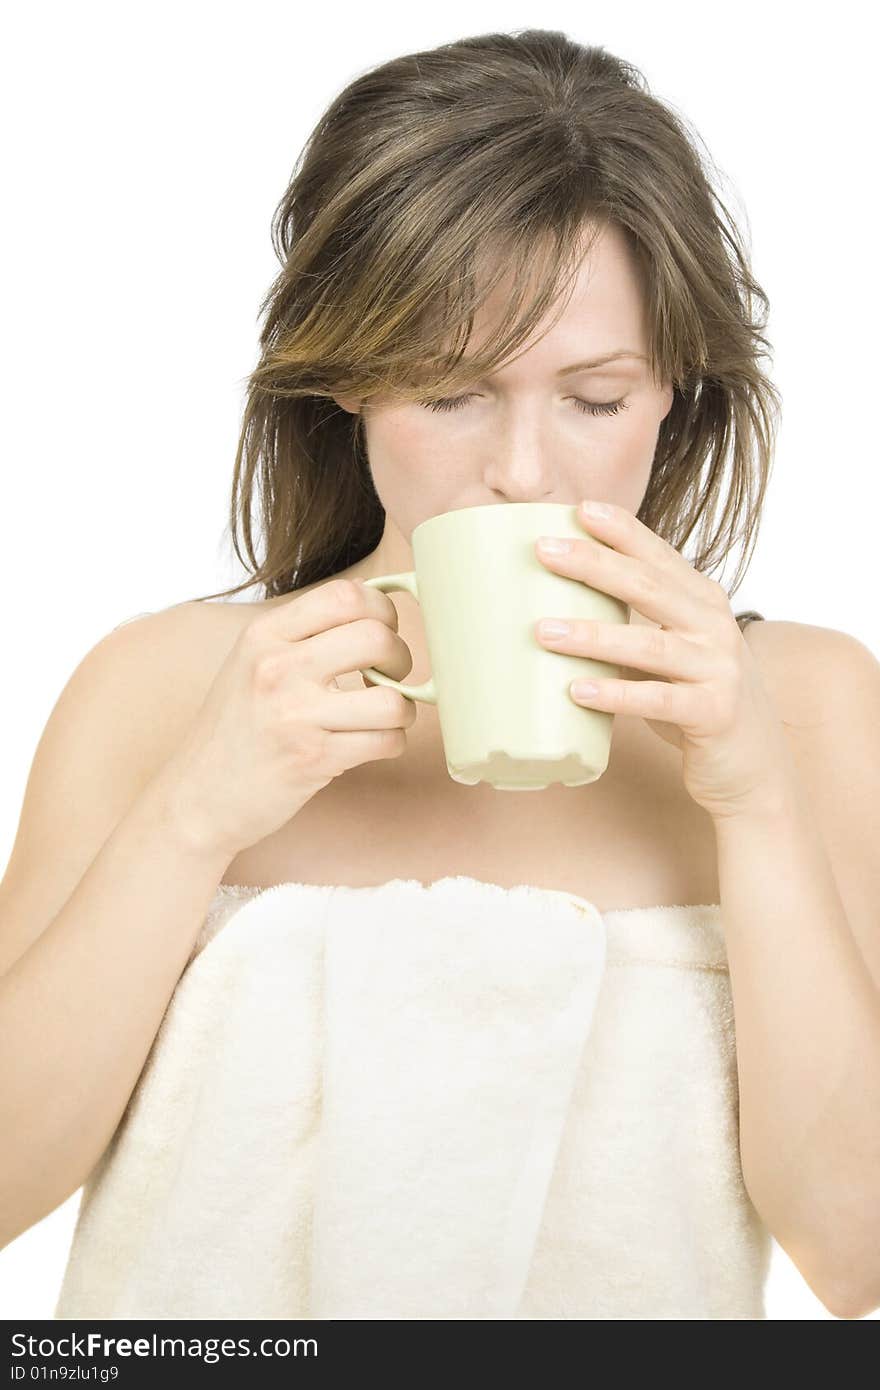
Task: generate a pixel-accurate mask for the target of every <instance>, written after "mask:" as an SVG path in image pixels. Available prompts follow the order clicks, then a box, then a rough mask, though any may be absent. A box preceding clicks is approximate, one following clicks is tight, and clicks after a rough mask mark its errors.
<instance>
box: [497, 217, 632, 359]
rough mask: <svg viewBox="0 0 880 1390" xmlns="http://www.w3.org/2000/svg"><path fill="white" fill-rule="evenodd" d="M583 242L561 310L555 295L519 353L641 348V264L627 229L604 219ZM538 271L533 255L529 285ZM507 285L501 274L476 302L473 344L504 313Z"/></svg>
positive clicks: (509, 284) (576, 354)
mask: <svg viewBox="0 0 880 1390" xmlns="http://www.w3.org/2000/svg"><path fill="white" fill-rule="evenodd" d="M583 246H584V249H583V252H582V253H581V258H580V260H579V262H578V264H577V269H576V273H575V275H574V277H573V279H572V281H571V284H570V286H569V287H568V290H567V291H566V302H565V307H564V309H563V311H562V313H561V315H560V314H559V307H560V306H559V302H558V301H557V302H556V303H555V304H553V305H552V306H551V308H550V310H549V311H548V312H547V314H546V315H545V317H544V319H543V320H542V321H541V322H540V323H539V324H538V326H537V328H536V329H535V331H534V332H533V334H532V335H531V337H530V338H529V340H528V343H527V344H526V345H525V347H523V348H521V349H520V350H519V352H520V353H523V352H526V351H531V350H532V348H535V352H534V354H533V359H532V360H534V358H536V357H537V356H538V355H541V356H544V355H545V354H546V355H547V356H548V358H549V357H550V356H553V357H555V356H557V355H558V353H560V352H562V353H565V352H570V353H571V354H572V355H571V356H568V357H565V359H564V360H565V361H566V362H568V361H575V360H577V359H578V358H581V357H588V356H591V355H593V354H594V353H595V355H596V356H598V355H600V354H601V353H602V352H605V351H610V350H612V349H613V348H615V347H621V346H629V347H632V348H634V349H636V350H640V349H641V350H644V342H645V332H646V320H645V296H644V286H643V275H642V268H641V265H640V263H639V261H638V259H637V257H636V255H635V253H634V251H633V249H632V246H631V244H630V242H629V239H628V237H627V235H626V234H625V233H624V232H623V231H622V230H621V229H620V228H619V227H617V226H614V225H609V226H607V227H604V228H602V230H601V231H599V233H598V235H596V236H594V238H593V240H592V241H591V242H590V243H589V244H587V239H586V237H585V238H584V239H583ZM540 274H541V266H540V257H538V258H537V261H536V272H535V276H534V277H533V281H532V285H531V286H530V287H529V288H530V289H537V288H538V276H539V275H540ZM511 289H512V281H511V280H510V279H509V278H508V277H506V276H505V277H504V278H503V279H502V280H501V281H500V282H499V284H498V285H497V286H496V287H495V289H494V290H493V291H492V292H491V294H490V295H489V296H488V298H487V299H486V301H485V302H484V303H483V304H482V305H481V306H480V309H479V310H478V312H477V313H476V314H475V316H474V328H473V341H474V342H475V343H476V344H481V343H482V342H483V340H484V338H485V337H487V336H488V333H489V331H490V328H491V326H493V325H494V324H496V323H497V322H498V320H499V319H500V318H501V317H502V316H503V313H504V309H505V306H506V304H507V302H508V300H509V296H510V293H511ZM557 315H558V316H559V317H558V318H557ZM554 320H555V322H554ZM551 325H552V326H551ZM539 341H540V346H539V345H538V344H539ZM518 355H519V354H518Z"/></svg>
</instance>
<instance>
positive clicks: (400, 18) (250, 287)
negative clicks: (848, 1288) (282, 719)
mask: <svg viewBox="0 0 880 1390" xmlns="http://www.w3.org/2000/svg"><path fill="white" fill-rule="evenodd" d="M430 9H431V7H426V8H425V9H424V10H421V9H420V8H419V7H416V6H413V7H409V8H406V9H404V8H402V7H400V8H399V7H397V6H395V7H393V8H392V7H391V6H389V5H387V4H383V3H381V0H380V3H378V4H377V3H373V4H370V5H368V6H364V7H358V8H357V9H355V8H354V7H351V9H350V11H349V12H348V14H347V15H342V14H341V13H340V10H339V7H338V6H318V7H314V8H313V7H310V6H299V5H296V4H294V3H293V2H292V0H288V3H283V4H281V3H277V4H276V3H268V0H249V2H248V3H247V4H245V3H243V0H240V2H239V3H238V4H229V5H223V6H218V5H214V4H207V3H204V4H196V3H180V0H178V2H177V3H174V4H173V5H172V4H170V3H167V2H166V3H151V4H149V5H146V4H142V5H137V4H127V5H124V6H120V5H111V4H94V3H92V4H89V3H78V4H76V5H69V6H68V5H61V4H41V5H38V6H18V7H16V9H15V12H14V14H10V16H9V18H8V19H7V23H6V28H5V39H6V42H5V45H4V46H5V50H6V51H5V56H4V58H3V69H4V71H3V81H2V83H0V102H2V108H0V109H2V118H3V120H2V128H3V131H4V136H5V149H4V184H5V193H6V209H7V211H6V215H5V218H4V222H3V239H4V252H3V256H2V264H0V274H2V277H3V295H2V299H3V305H4V328H5V331H4V334H3V341H2V352H3V363H2V368H3V380H4V382H5V385H6V407H5V411H4V425H5V430H4V433H5V440H6V443H5V449H4V460H3V489H2V507H3V520H4V523H5V524H4V526H3V549H4V574H5V581H4V590H3V626H2V643H3V672H4V675H3V682H2V694H0V699H2V715H3V717H2V721H0V755H2V770H3V776H2V782H0V863H2V864H5V862H6V859H7V858H8V854H9V851H10V850H11V847H12V841H13V838H14V835H15V830H16V826H17V823H18V816H19V812H20V808H21V800H22V797H23V793H24V787H25V781H26V778H27V773H28V769H29V767H30V762H31V758H32V756H33V752H34V749H35V747H36V744H37V741H38V739H39V736H40V733H41V731H42V729H43V727H44V725H45V722H46V720H47V718H48V716H49V714H50V711H51V709H52V706H53V704H54V702H55V700H56V699H57V697H58V695H59V694H60V692H61V689H62V688H63V686H64V684H65V683H66V681H67V679H68V678H69V676H70V674H71V672H72V671H73V669H74V667H75V666H76V665H77V664H78V662H79V661H80V660H81V659H82V657H83V656H84V655H85V653H86V651H87V650H88V649H89V648H90V647H91V646H92V645H93V644H94V643H95V642H96V641H98V639H99V638H100V637H102V636H103V635H104V634H105V633H107V632H108V631H109V630H110V628H112V627H114V626H115V625H116V624H117V623H119V622H121V621H122V620H123V619H125V618H127V617H130V616H132V615H134V614H137V613H141V612H144V611H146V610H157V609H161V608H164V607H167V606H169V605H171V604H173V603H177V602H179V601H181V600H183V599H186V598H190V597H192V596H194V595H196V594H200V593H207V592H210V591H213V590H215V589H218V588H220V587H224V586H226V585H227V584H228V583H230V582H232V581H233V579H235V580H237V579H238V578H239V577H240V571H239V570H238V569H237V568H236V567H234V566H233V564H232V554H231V549H230V547H229V543H228V535H224V527H225V522H226V513H227V505H228V491H229V486H230V481H231V476H232V466H233V460H234V454H235V446H236V441H237V435H238V427H239V419H240V411H241V407H242V403H243V398H244V386H243V383H244V379H245V377H246V375H247V373H248V372H249V371H250V370H251V369H252V367H253V366H254V364H255V362H256V342H257V333H258V320H257V312H258V305H259V301H260V299H261V297H262V295H263V294H264V292H265V290H266V289H267V287H268V285H269V283H270V281H271V279H272V278H273V276H274V275H275V273H276V270H277V262H276V260H275V256H274V253H273V251H272V248H271V244H270V239H269V222H270V218H271V214H272V211H273V210H274V207H275V205H276V203H277V201H278V199H279V198H280V196H281V194H282V192H283V190H284V187H285V185H286V183H287V180H288V178H289V175H290V173H291V171H292V168H293V165H294V162H295V160H296V158H297V156H298V154H299V152H300V148H301V145H302V142H303V140H304V139H305V136H306V134H307V132H308V131H309V130H310V128H311V126H312V124H313V122H314V121H315V120H316V118H317V117H318V116H319V115H320V113H321V112H322V110H323V109H324V108H325V107H326V106H327V104H328V103H329V101H330V100H331V99H332V97H334V96H335V95H336V93H337V92H338V91H339V90H340V89H341V88H342V87H344V86H345V85H346V84H347V83H348V82H349V81H350V80H351V79H352V78H353V77H354V76H355V75H357V74H359V73H361V72H363V71H364V69H366V68H368V67H370V66H372V65H373V64H375V63H378V62H382V61H385V60H386V59H388V58H390V57H393V56H396V55H398V54H401V53H404V52H408V51H411V50H413V49H417V48H424V47H431V46H434V45H435V44H438V43H442V42H447V41H449V40H451V39H454V38H459V37H463V36H465V35H469V34H476V33H482V32H488V31H491V30H504V31H508V32H510V31H514V30H517V29H522V28H527V27H543V28H549V29H561V30H563V31H564V32H565V33H567V34H568V35H569V36H570V37H571V38H574V39H576V40H578V41H580V42H582V43H588V44H589V43H598V44H601V45H603V46H604V47H606V48H608V49H609V50H610V51H611V52H612V53H615V54H618V55H619V56H622V57H625V58H627V59H629V60H630V61H632V62H634V63H635V64H636V65H637V66H638V67H639V68H640V69H641V70H642V71H643V73H644V74H645V76H646V77H647V79H648V81H649V83H650V85H651V88H652V90H653V91H654V93H655V94H656V95H657V96H659V97H661V98H662V99H664V100H666V101H668V102H670V103H671V104H672V105H673V106H675V108H676V109H677V110H678V111H680V112H681V113H683V114H684V116H685V117H686V118H687V119H688V121H689V122H691V123H692V124H693V125H694V126H695V127H696V129H697V131H698V132H699V134H700V135H701V137H702V139H703V140H704V141H705V143H706V146H707V147H708V150H709V153H710V154H711V156H712V158H713V159H714V161H715V163H716V164H717V165H718V166H719V168H720V170H721V172H722V175H723V178H724V179H725V181H726V182H725V185H724V186H723V187H722V196H724V198H725V201H726V202H727V203H728V206H731V207H732V210H733V212H734V214H735V216H737V218H738V219H740V220H741V225H745V227H746V232H747V236H748V237H749V238H750V244H751V249H752V261H753V268H754V271H755V274H756V276H757V278H758V281H759V282H760V283H761V284H762V285H763V287H764V288H765V290H766V291H767V292H768V294H769V296H770V302H771V312H770V320H769V327H768V334H769V337H770V340H771V343H772V344H773V345H774V349H775V363H774V365H773V368H772V371H773V376H774V379H775V381H776V383H777V385H778V386H779V388H780V389H781V391H782V393H783V403H784V416H783V424H782V429H781V432H780V437H779V445H778V449H777V456H776V466H775V470H774V475H773V480H772V483H771V490H770V495H769V500H768V503H767V506H766V510H765V516H764V523H763V527H762V530H761V535H760V540H759V543H758V549H757V552H756V556H755V559H754V561H753V564H752V567H751V570H750V572H749V575H748V577H747V579H746V580H745V582H744V584H743V585H742V587H741V588H740V589H739V591H738V593H737V595H736V596H735V599H734V607H735V608H736V610H737V611H739V610H740V609H743V608H749V607H753V608H757V609H758V610H759V611H760V612H761V613H763V614H764V615H765V617H767V618H769V619H785V620H791V621H795V622H801V623H812V624H817V625H820V626H824V627H831V628H837V629H839V630H841V631H845V632H849V633H852V634H854V635H855V636H857V637H858V638H859V639H860V640H861V641H862V642H863V643H865V644H866V645H867V646H868V647H870V648H871V650H872V651H873V652H874V653H875V655H880V612H878V606H877V593H878V584H877V568H876V552H877V547H876V534H877V511H876V500H877V477H878V461H880V460H878V449H877V442H876V431H875V426H874V424H873V417H871V415H870V411H871V410H872V409H873V408H874V404H875V402H874V399H873V385H874V375H873V374H874V372H875V371H876V364H877V335H876V322H877V308H878V302H877V301H878V290H877V277H876V274H875V273H874V265H875V253H876V234H875V226H876V223H875V219H874V211H873V206H874V205H873V192H874V190H873V184H874V172H873V171H874V170H875V168H876V163H875V160H876V144H877V118H876V114H875V113H876V93H875V91H874V87H873V85H872V83H871V80H870V74H871V71H872V67H873V64H872V61H871V60H872V58H873V57H874V56H875V49H874V47H873V41H872V40H870V39H869V35H868V30H867V26H868V24H869V8H868V7H865V6H861V5H856V4H854V3H843V4H837V5H836V6H835V7H834V9H833V11H832V12H828V11H825V10H823V11H822V12H821V16H822V24H821V26H820V25H819V24H818V23H816V22H814V21H813V20H812V19H811V17H810V16H811V10H809V9H806V10H804V9H802V10H800V11H798V12H797V17H796V21H795V22H793V12H792V11H791V8H790V7H787V6H783V5H768V4H766V3H760V4H756V3H751V2H750V0H749V2H748V3H745V2H744V0H741V2H740V3H738V4H737V5H736V6H735V7H733V8H728V9H727V10H726V11H723V12H722V11H712V10H710V11H708V12H707V10H706V8H705V5H704V4H702V3H700V4H685V3H677V2H676V0H670V3H667V4H665V5H663V6H659V7H658V6H656V5H654V4H651V3H640V2H639V0H630V2H629V3H628V4H627V5H626V6H612V5H608V4H606V5H602V6H599V5H594V6H593V5H590V6H585V5H583V4H581V3H564V4H560V3H557V4H551V3H547V0H544V2H543V3H542V4H540V5H534V4H532V5H520V4H511V3H506V4H489V3H481V0H468V3H467V4H461V3H455V0H451V2H450V0H447V3H446V4H444V5H443V6H441V7H439V8H438V10H437V13H436V14H432V13H431V12H430ZM743 210H744V213H743ZM744 219H747V221H744ZM729 572H730V573H732V571H729ZM254 596H255V595H254V593H253V592H249V593H247V594H246V595H245V597H246V598H253V597H254ZM816 678H817V679H818V680H823V679H828V673H827V672H821V671H819V672H817V673H816ZM757 908H758V910H759V909H760V905H757ZM123 929H124V923H120V930H123ZM78 1200H79V1194H75V1195H74V1196H73V1197H71V1198H70V1200H69V1201H68V1202H66V1203H65V1204H64V1205H63V1206H62V1207H60V1208H59V1209H58V1210H57V1211H56V1212H54V1213H52V1215H51V1216H49V1217H47V1218H46V1220H44V1221H43V1222H41V1223H40V1224H39V1225H37V1226H36V1227H34V1228H32V1229H31V1230H30V1231H27V1232H25V1234H24V1235H22V1236H21V1237H20V1238H19V1239H17V1240H16V1241H14V1242H12V1244H10V1245H9V1246H7V1247H6V1249H5V1250H3V1251H2V1252H0V1317H6V1318H15V1317H23V1318H24V1317H33V1318H36V1317H50V1316H51V1314H52V1310H53V1306H54V1299H55V1295H56V1293H57V1289H58V1286H59V1283H60V1279H61V1274H62V1270H63V1265H64V1261H65V1258H66V1253H67V1248H68V1245H69V1241H70V1236H71V1233H72V1229H73V1222H74V1218H75V1214H76V1206H77V1203H78ZM768 1312H769V1315H770V1316H771V1317H772V1318H797V1319H800V1318H820V1319H821V1318H826V1317H830V1316H831V1315H830V1314H828V1313H827V1311H826V1310H825V1309H824V1308H823V1306H822V1304H821V1303H819V1301H818V1300H817V1299H816V1298H815V1297H814V1296H813V1294H812V1293H811V1291H810V1290H809V1288H808V1287H807V1286H806V1284H805V1283H804V1281H803V1280H802V1279H801V1277H800V1275H799V1274H798V1272H797V1270H796V1269H795V1268H794V1266H793V1265H792V1264H791V1262H790V1261H789V1260H788V1258H787V1256H785V1255H784V1253H783V1252H782V1251H781V1250H780V1249H779V1247H776V1248H775V1251H774V1266H773V1275H772V1278H771V1281H770V1287H769V1292H768ZM872 1316H874V1317H877V1316H880V1315H878V1314H874V1315H872Z"/></svg>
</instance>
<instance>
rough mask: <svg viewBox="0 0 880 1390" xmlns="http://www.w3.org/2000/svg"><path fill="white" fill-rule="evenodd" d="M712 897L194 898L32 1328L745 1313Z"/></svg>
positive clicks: (758, 1236)
mask: <svg viewBox="0 0 880 1390" xmlns="http://www.w3.org/2000/svg"><path fill="white" fill-rule="evenodd" d="M736 1100H737V1090H736V1071H735V1042H734V1034H733V1015H732V1007H731V999H730V990H729V977H728V974H727V966H726V957H725V953H724V943H723V934H722V932H721V928H720V920H719V915H718V910H717V908H715V907H712V906H707V907H671V908H657V909H636V910H630V911H624V912H618V913H606V914H605V915H604V918H603V916H602V914H600V913H599V912H598V910H597V909H596V908H595V907H593V906H592V905H590V904H589V903H585V902H583V900H580V899H574V898H572V897H571V896H569V895H567V894H563V893H555V892H551V891H549V890H545V889H540V888H531V887H528V886H525V885H522V886H518V887H516V888H512V889H506V888H502V887H500V886H498V885H495V884H489V883H484V882H482V881H480V880H476V879H470V878H466V877H457V878H445V879H441V880H438V881H437V882H435V883H433V884H430V885H424V884H421V883H419V882H418V881H417V880H403V879H395V880H392V881H391V882H389V883H385V884H381V885H378V886H377V887H370V888H348V887H332V886H326V885H309V884H296V883H292V884H282V885H279V886H277V887H274V888H270V889H267V890H263V891H256V890H254V891H249V890H238V891H226V892H224V891H221V892H220V893H218V897H217V900H216V902H215V906H214V907H213V908H212V913H211V915H210V916H209V919H208V921H207V923H206V925H205V928H204V930H203V932H202V934H201V936H200V938H199V940H198V941H197V943H196V946H195V948H194V951H193V954H192V956H191V958H190V962H189V964H188V967H187V969H186V970H185V971H184V973H183V975H182V977H181V979H180V981H179V983H178V986H177V989H176V991H175V994H174V996H173V998H172V1000H171V1003H170V1004H169V1008H168V1010H167V1012H166V1014H165V1017H164V1019H163V1022H162V1024H161V1027H160V1029H159V1032H158V1034H157V1037H156V1040H155V1042H154V1045H153V1048H152V1050H151V1052H150V1055H149V1057H148V1059H147V1063H146V1065H145V1067H144V1070H143V1072H142V1074H141V1077H140V1079H139V1081H138V1084H137V1087H136V1088H135V1091H134V1093H133V1095H132V1097H131V1100H130V1102H129V1105H128V1107H127V1109H126V1112H125V1114H124V1116H123V1119H122V1121H121V1123H120V1126H119V1128H118V1130H117V1132H116V1135H115V1136H114V1138H113V1140H112V1141H111V1144H110V1145H109V1147H108V1149H107V1150H106V1152H105V1154H104V1155H103V1156H102V1158H101V1160H100V1161H99V1163H98V1165H97V1166H96V1168H95V1170H94V1171H93V1173H92V1174H91V1176H90V1178H89V1181H88V1183H87V1184H86V1187H85V1189H84V1192H83V1197H82V1201H81V1207H80V1213H79V1218H78V1222H77V1227H76V1231H75V1234H74V1241H73V1246H72V1249H71V1253H70V1257H69V1261H68V1266H67V1270H66V1272H65V1278H64V1283H63V1286H62V1289H61V1293H60V1297H59V1300H58V1304H57V1307H56V1312H55V1317H56V1318H62V1319H82V1318H89V1317H105V1318H150V1319H172V1318H185V1319H186V1318H190V1319H195V1318H283V1317H304V1318H316V1319H330V1318H365V1319H377V1318H389V1319H459V1318H475V1319H484V1318H486V1319H488V1318H491V1319H499V1318H504V1319H511V1318H569V1317H572V1318H581V1319H584V1318H651V1319H656V1318H761V1317H763V1316H764V1311H763V1284H764V1280H765V1277H766V1272H767V1265H768V1261H769V1253H770V1252H769V1235H768V1233H767V1232H766V1231H765V1230H764V1228H763V1227H762V1226H761V1224H760V1222H759V1220H758V1217H757V1213H756V1212H755V1210H754V1208H753V1206H752V1204H751V1202H750V1201H749V1199H748V1195H747V1193H746V1192H745V1189H744V1187H743V1185H742V1176H741V1172H740V1168H739V1153H738V1136H737V1125H736Z"/></svg>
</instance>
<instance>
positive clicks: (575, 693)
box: [569, 676, 701, 729]
mask: <svg viewBox="0 0 880 1390" xmlns="http://www.w3.org/2000/svg"><path fill="white" fill-rule="evenodd" d="M592 684H593V685H595V686H597V687H598V689H597V690H595V691H588V692H586V693H580V692H583V690H584V687H583V686H582V685H581V684H580V682H578V681H573V682H572V684H571V685H570V686H569V694H570V695H571V698H572V699H573V700H574V702H575V704H578V705H584V706H587V707H588V708H589V709H601V710H609V711H611V712H612V713H613V714H634V715H637V716H638V717H639V718H641V719H658V720H661V721H663V720H666V721H668V722H669V723H671V724H677V725H679V727H680V728H682V729H684V728H691V727H697V723H698V721H699V719H700V707H701V700H700V695H699V690H698V688H697V687H696V686H684V685H673V684H670V683H669V682H668V681H646V680H636V681H623V680H613V679H611V678H610V677H602V676H596V677H593V678H592Z"/></svg>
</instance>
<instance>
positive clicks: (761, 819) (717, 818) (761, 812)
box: [712, 770, 804, 833]
mask: <svg viewBox="0 0 880 1390" xmlns="http://www.w3.org/2000/svg"><path fill="white" fill-rule="evenodd" d="M803 802H804V792H803V787H802V785H801V784H800V782H799V780H798V778H797V777H796V775H794V773H793V772H792V771H790V770H782V771H780V772H778V773H776V774H775V775H773V776H770V777H768V778H767V779H766V781H764V782H762V783H761V784H760V786H756V787H755V788H754V790H753V791H752V792H751V793H750V794H749V795H747V796H743V797H741V798H740V799H739V800H738V801H736V802H734V803H732V804H731V805H730V806H727V807H725V808H724V809H723V810H720V811H714V812H713V813H712V821H713V823H714V826H715V830H716V832H719V833H723V832H724V830H725V829H726V828H728V827H730V826H734V827H736V826H738V825H743V824H749V825H763V826H765V827H766V828H767V829H768V830H771V829H772V828H773V826H774V825H777V824H778V823H779V822H780V821H781V820H789V819H790V818H791V816H792V814H794V813H796V812H797V811H799V810H800V809H801V807H802V806H803Z"/></svg>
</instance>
